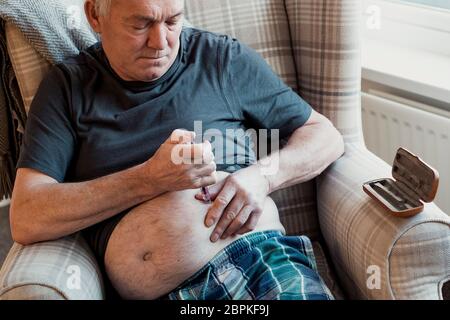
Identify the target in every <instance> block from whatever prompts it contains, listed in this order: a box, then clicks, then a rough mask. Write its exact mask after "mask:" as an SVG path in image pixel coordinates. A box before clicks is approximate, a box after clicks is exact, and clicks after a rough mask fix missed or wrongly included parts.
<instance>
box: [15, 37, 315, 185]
mask: <svg viewBox="0 0 450 320" xmlns="http://www.w3.org/2000/svg"><path fill="white" fill-rule="evenodd" d="M180 40H181V46H180V52H179V54H178V56H177V58H176V61H175V62H174V64H173V65H172V66H171V68H170V69H169V70H168V71H167V72H166V74H164V75H163V76H162V77H161V78H160V79H158V80H155V81H153V82H147V83H146V82H133V81H124V80H122V79H121V78H120V77H119V76H118V75H117V74H116V73H115V72H114V70H113V69H112V68H111V66H110V64H109V62H108V60H107V58H106V56H105V54H104V52H103V50H102V46H101V43H97V44H95V45H93V46H92V47H90V48H88V49H87V50H86V51H84V52H81V53H80V54H79V55H78V56H76V57H73V58H69V59H68V60H66V61H64V62H63V63H61V64H59V65H56V66H54V67H53V68H52V69H51V70H50V72H49V73H48V75H47V76H46V77H45V79H44V80H43V82H42V84H41V86H40V87H39V89H38V92H37V94H36V96H35V98H34V100H33V103H32V106H31V109H30V112H29V115H28V120H27V124H26V132H25V136H24V142H23V146H22V149H21V154H20V159H19V162H18V165H17V167H18V168H32V169H35V170H37V171H40V172H42V173H44V174H46V175H49V176H51V177H53V178H54V179H56V180H57V181H58V182H76V181H86V180H90V179H95V178H98V177H101V176H104V175H108V174H111V173H114V172H117V171H121V170H124V169H127V168H130V167H132V166H135V165H137V164H140V163H143V162H145V161H146V160H148V159H149V158H150V157H151V156H152V155H153V154H154V153H155V152H156V150H157V149H158V148H159V146H160V145H161V144H162V143H163V142H164V141H165V140H166V139H167V138H168V137H169V136H170V134H171V133H172V131H173V130H175V129H178V128H184V129H187V130H194V121H201V126H202V131H203V132H205V131H206V130H209V129H215V130H216V131H217V130H219V131H220V132H223V133H225V132H226V130H227V129H231V130H233V131H235V130H237V129H242V130H247V129H249V128H254V129H257V130H258V129H264V128H265V129H279V130H280V131H279V132H280V138H286V137H288V136H289V135H290V134H291V133H292V132H293V131H294V130H295V129H297V128H299V127H301V126H302V125H303V124H304V123H305V122H306V121H307V119H308V118H309V116H310V114H311V111H312V109H311V107H310V106H309V105H308V104H307V103H306V102H305V101H304V100H302V99H301V98H300V97H299V96H298V95H297V94H296V93H295V92H293V91H292V90H291V88H289V87H288V86H287V85H285V84H284V83H283V81H282V80H280V78H279V77H278V76H277V75H276V74H275V73H274V72H273V71H272V70H271V68H270V67H269V66H268V64H267V63H266V62H265V61H264V60H263V59H262V58H261V57H260V56H259V55H258V54H257V53H256V52H254V51H253V50H252V49H250V48H249V47H247V46H245V45H243V44H241V43H239V42H238V41H237V40H235V39H232V38H231V37H229V36H224V35H217V34H214V33H211V32H206V31H200V30H197V29H192V28H185V29H183V31H182V33H181V36H180ZM269 136H270V133H269ZM226 137H227V136H226V135H224V139H226ZM234 142H235V146H236V148H235V149H234V148H233V150H234V151H233V152H232V153H231V154H230V152H226V151H223V152H217V151H218V150H214V152H215V155H216V159H215V160H216V162H217V163H218V170H225V171H229V172H232V171H234V170H236V168H242V167H244V166H246V165H249V164H251V163H253V162H255V155H254V153H253V152H251V150H249V145H250V144H249V143H248V139H245V141H237V140H235V141H234ZM223 145H224V147H225V145H226V143H223ZM227 150H228V149H227ZM218 153H219V154H220V156H218ZM218 157H220V159H218ZM237 159H239V160H237ZM242 159H245V161H244V162H245V163H244V164H243V163H242ZM233 161H234V162H236V164H239V165H238V166H233ZM238 162H239V163H238Z"/></svg>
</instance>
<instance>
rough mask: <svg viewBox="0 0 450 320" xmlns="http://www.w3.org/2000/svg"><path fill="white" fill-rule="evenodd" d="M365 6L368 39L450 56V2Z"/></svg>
mask: <svg viewBox="0 0 450 320" xmlns="http://www.w3.org/2000/svg"><path fill="white" fill-rule="evenodd" d="M363 3H364V14H365V22H366V26H365V28H364V38H365V39H372V40H376V41H382V42H385V43H391V44H393V45H396V46H402V47H405V48H411V49H413V50H422V51H427V52H432V53H435V54H441V55H447V56H450V0H442V1H441V0H364V1H363ZM424 4H426V5H424ZM442 7H447V8H448V9H442Z"/></svg>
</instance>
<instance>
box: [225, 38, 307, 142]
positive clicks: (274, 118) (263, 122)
mask: <svg viewBox="0 0 450 320" xmlns="http://www.w3.org/2000/svg"><path fill="white" fill-rule="evenodd" d="M224 63H225V66H224V68H225V70H228V72H226V74H228V79H225V80H224V82H225V83H226V84H227V85H228V86H229V87H230V91H231V93H232V95H233V97H232V100H233V101H234V103H233V104H232V106H231V108H232V111H233V112H234V113H235V114H236V116H238V117H240V118H242V119H245V120H246V121H249V123H250V124H251V125H252V127H254V128H255V129H260V128H264V129H278V130H280V138H282V139H283V138H286V137H288V136H290V135H291V134H292V132H294V131H295V130H296V129H297V128H299V127H301V126H303V125H304V124H305V123H306V121H308V119H309V117H310V115H311V112H312V108H311V106H310V105H309V104H308V103H307V102H305V101H304V100H303V99H302V98H301V97H300V96H299V95H298V94H296V93H295V92H294V91H293V90H292V89H291V88H290V87H289V86H288V85H286V84H285V83H284V82H283V81H282V80H281V79H280V77H278V75H277V74H275V72H274V71H273V70H272V69H271V67H270V66H269V65H268V64H267V62H266V61H265V60H264V59H263V58H262V57H261V56H260V55H259V54H258V53H257V52H256V51H254V50H253V49H252V48H250V47H248V46H246V45H245V44H241V43H239V42H238V41H237V40H234V39H233V40H232V43H231V45H230V46H229V49H228V53H227V54H226V58H225V62H224Z"/></svg>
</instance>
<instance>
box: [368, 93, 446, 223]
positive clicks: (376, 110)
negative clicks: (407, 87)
mask: <svg viewBox="0 0 450 320" xmlns="http://www.w3.org/2000/svg"><path fill="white" fill-rule="evenodd" d="M381 96H382V97H381ZM362 118H363V119H362V120H363V130H364V138H365V142H366V145H367V148H368V149H369V150H370V151H372V152H373V153H375V154H376V155H377V156H379V157H380V158H381V159H383V160H384V161H386V162H387V163H388V164H391V165H392V163H393V161H394V156H395V153H396V151H397V149H398V147H400V146H403V147H405V148H406V149H408V150H410V151H411V152H413V153H415V154H416V155H417V156H419V157H420V158H421V159H423V160H424V161H425V162H427V163H428V164H430V165H431V166H432V167H434V168H435V169H437V170H438V171H439V177H440V178H439V189H438V193H437V195H436V198H435V203H436V204H437V205H438V206H439V207H440V208H441V209H442V210H443V211H444V212H446V213H447V214H448V215H450V112H446V111H443V110H439V109H435V108H433V107H430V106H427V105H423V104H418V103H415V102H412V101H409V100H405V99H402V98H398V97H395V96H391V95H389V94H385V93H378V92H375V94H370V93H369V94H367V93H363V95H362ZM380 178H381V177H380Z"/></svg>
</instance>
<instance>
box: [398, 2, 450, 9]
mask: <svg viewBox="0 0 450 320" xmlns="http://www.w3.org/2000/svg"><path fill="white" fill-rule="evenodd" d="M392 1H397V2H405V3H410V4H414V5H417V4H418V5H424V6H429V7H434V8H439V9H448V10H450V1H449V0H403V1H402V0H392Z"/></svg>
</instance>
